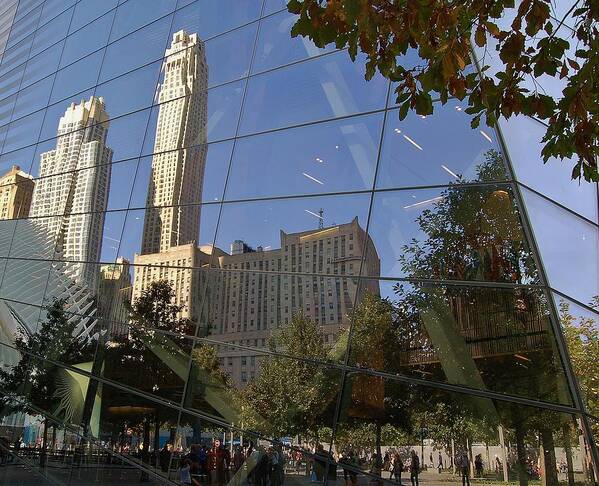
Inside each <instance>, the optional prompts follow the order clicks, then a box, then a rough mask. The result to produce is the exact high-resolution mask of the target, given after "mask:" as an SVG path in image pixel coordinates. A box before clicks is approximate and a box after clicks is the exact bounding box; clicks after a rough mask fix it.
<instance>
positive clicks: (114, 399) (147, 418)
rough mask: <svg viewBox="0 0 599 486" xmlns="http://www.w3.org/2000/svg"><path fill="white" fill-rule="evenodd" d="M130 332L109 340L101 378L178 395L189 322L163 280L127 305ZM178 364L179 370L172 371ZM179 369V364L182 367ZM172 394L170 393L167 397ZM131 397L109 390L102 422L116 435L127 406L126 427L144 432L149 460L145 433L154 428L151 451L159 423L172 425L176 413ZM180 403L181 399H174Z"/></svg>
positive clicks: (187, 347) (188, 348) (190, 329)
mask: <svg viewBox="0 0 599 486" xmlns="http://www.w3.org/2000/svg"><path fill="white" fill-rule="evenodd" d="M128 308H129V314H130V322H129V333H128V334H126V335H119V336H115V337H113V338H112V339H111V340H110V341H109V342H108V343H107V347H106V350H105V374H106V376H108V377H110V378H111V379H113V380H116V381H119V382H122V383H134V384H135V387H136V388H139V389H141V390H143V391H146V392H149V393H153V394H157V393H158V394H161V393H162V394H164V393H165V392H168V393H170V394H172V393H174V394H176V393H179V394H180V390H181V389H182V383H183V378H182V377H181V376H179V377H178V378H179V379H177V376H176V373H175V372H174V370H173V367H176V368H177V369H178V367H181V363H180V362H181V360H180V359H179V360H177V361H176V363H175V362H170V361H169V360H170V359H171V358H173V357H174V358H175V359H176V358H183V361H184V360H185V357H187V359H189V354H190V352H191V345H190V341H189V340H188V339H186V338H185V336H186V335H189V334H191V333H192V332H193V325H194V323H193V322H192V321H191V320H190V319H188V318H185V317H182V315H181V314H182V311H183V310H184V308H185V306H184V305H182V304H177V303H176V295H175V291H174V290H173V287H172V285H171V283H170V282H169V281H167V280H157V281H154V282H152V283H150V285H149V286H148V288H147V289H145V290H143V291H142V293H141V295H140V296H139V297H138V298H137V299H135V300H134V301H133V302H132V303H128ZM176 365H178V366H176ZM183 366H184V365H183ZM171 391H172V392H171ZM132 397H133V395H131V394H127V395H126V396H122V394H121V393H119V392H118V391H116V390H115V391H110V390H108V391H107V392H106V393H105V395H104V400H103V402H104V403H103V405H104V407H103V412H104V414H103V417H104V420H106V421H107V422H109V423H112V425H113V432H115V433H121V432H122V428H123V417H122V416H121V415H122V414H116V415H115V414H113V413H112V412H113V411H114V410H117V411H120V412H122V411H123V410H124V408H123V406H130V407H131V416H129V417H126V421H127V424H128V426H129V427H134V426H139V427H142V429H143V450H142V457H143V459H144V461H148V460H149V448H150V429H151V426H152V424H153V425H154V444H153V447H154V450H155V451H156V450H158V449H159V443H158V440H159V431H160V427H161V425H162V424H165V423H166V424H170V425H171V426H174V425H176V423H177V416H178V413H177V411H176V410H174V409H170V408H169V409H166V408H164V407H161V408H160V409H158V408H157V407H146V406H137V405H136V404H135V403H131V399H132ZM178 399H179V400H180V399H181V396H179V397H178Z"/></svg>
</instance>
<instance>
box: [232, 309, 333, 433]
mask: <svg viewBox="0 0 599 486" xmlns="http://www.w3.org/2000/svg"><path fill="white" fill-rule="evenodd" d="M269 348H270V351H271V352H273V353H275V352H276V353H281V354H271V355H267V356H263V357H261V366H260V374H259V375H258V376H257V377H256V379H255V380H253V381H252V382H250V383H249V384H248V386H247V387H246V388H245V389H244V390H243V391H242V392H241V401H242V404H243V407H242V410H243V423H244V426H245V428H246V429H249V430H255V431H257V432H260V433H263V434H266V435H268V436H270V437H284V436H293V435H300V436H301V437H303V438H304V439H313V440H315V441H318V440H319V439H321V437H320V430H321V429H322V428H323V427H326V426H327V425H330V424H331V423H332V412H333V409H334V405H335V400H334V398H335V397H336V396H337V394H338V392H339V386H340V374H339V372H336V371H333V370H331V369H327V368H325V367H323V366H322V365H321V364H319V363H318V361H324V360H326V359H327V353H328V350H329V347H328V345H327V344H326V343H325V340H324V334H323V332H322V329H320V328H319V327H318V326H317V325H316V324H315V323H314V321H312V320H311V319H309V318H307V317H306V316H304V315H303V314H301V313H298V314H295V315H294V316H293V317H292V319H291V321H290V322H289V324H287V325H284V326H282V327H281V328H279V330H278V331H276V332H275V333H274V334H273V336H271V338H270V340H269Z"/></svg>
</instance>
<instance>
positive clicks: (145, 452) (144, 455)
mask: <svg viewBox="0 0 599 486" xmlns="http://www.w3.org/2000/svg"><path fill="white" fill-rule="evenodd" d="M149 450H150V418H149V417H145V418H144V430H143V447H142V449H141V460H142V462H144V463H146V464H148V463H149V459H150V457H149V455H150V454H149ZM149 479H150V478H149V476H148V473H147V472H146V471H142V472H141V477H140V478H139V480H140V481H148V480H149Z"/></svg>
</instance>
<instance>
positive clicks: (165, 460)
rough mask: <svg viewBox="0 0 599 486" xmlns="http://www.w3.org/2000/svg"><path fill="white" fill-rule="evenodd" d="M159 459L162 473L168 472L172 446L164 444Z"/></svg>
mask: <svg viewBox="0 0 599 486" xmlns="http://www.w3.org/2000/svg"><path fill="white" fill-rule="evenodd" d="M158 459H159V461H160V469H161V470H162V472H167V471H168V468H169V465H170V461H171V451H170V444H169V443H168V442H167V443H166V444H164V446H163V447H162V449H160V453H159V455H158Z"/></svg>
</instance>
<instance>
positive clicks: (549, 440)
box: [541, 428, 558, 486]
mask: <svg viewBox="0 0 599 486" xmlns="http://www.w3.org/2000/svg"><path fill="white" fill-rule="evenodd" d="M541 444H542V447H543V464H544V465H545V471H544V473H545V486H558V480H557V463H556V460H555V443H554V442H553V433H552V432H551V429H548V428H543V430H541Z"/></svg>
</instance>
